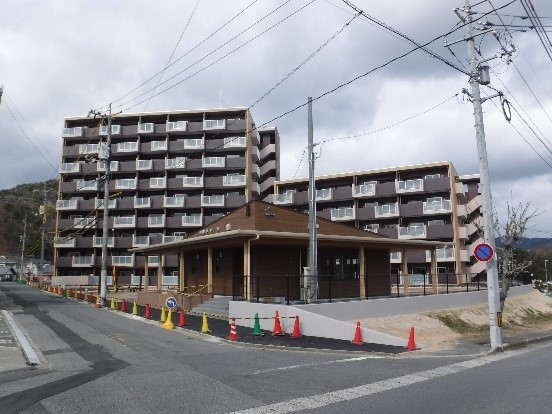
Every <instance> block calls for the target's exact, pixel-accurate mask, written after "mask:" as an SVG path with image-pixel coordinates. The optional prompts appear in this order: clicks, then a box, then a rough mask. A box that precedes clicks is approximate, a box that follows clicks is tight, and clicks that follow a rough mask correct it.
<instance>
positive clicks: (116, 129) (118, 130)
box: [99, 125, 121, 136]
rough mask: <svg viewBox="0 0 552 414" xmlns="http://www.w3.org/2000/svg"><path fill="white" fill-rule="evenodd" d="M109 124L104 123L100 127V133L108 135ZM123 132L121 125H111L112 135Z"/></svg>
mask: <svg viewBox="0 0 552 414" xmlns="http://www.w3.org/2000/svg"><path fill="white" fill-rule="evenodd" d="M107 131H108V129H107V125H102V126H101V127H100V133H99V134H100V135H101V136H106V135H107ZM120 134H121V125H111V135H120Z"/></svg>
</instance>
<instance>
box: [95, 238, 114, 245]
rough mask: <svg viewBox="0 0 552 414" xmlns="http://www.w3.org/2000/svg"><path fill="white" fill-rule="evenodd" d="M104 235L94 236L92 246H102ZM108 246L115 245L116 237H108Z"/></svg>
mask: <svg viewBox="0 0 552 414" xmlns="http://www.w3.org/2000/svg"><path fill="white" fill-rule="evenodd" d="M102 243H103V237H98V236H94V237H93V239H92V247H102ZM107 247H115V238H114V237H108V238H107Z"/></svg>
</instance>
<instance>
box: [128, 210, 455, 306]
mask: <svg viewBox="0 0 552 414" xmlns="http://www.w3.org/2000/svg"><path fill="white" fill-rule="evenodd" d="M308 224H309V220H308V215H307V214H304V213H301V212H298V211H294V210H291V209H288V208H284V207H279V206H275V205H273V204H269V203H265V202H262V201H251V202H249V203H247V204H245V205H243V206H242V207H240V208H238V209H236V210H234V211H233V212H232V213H230V214H228V215H226V216H224V217H221V218H220V219H219V220H217V221H215V222H213V223H212V224H210V225H208V226H206V227H204V228H202V229H201V230H199V231H197V232H195V233H193V234H191V235H190V236H189V237H187V238H186V239H183V240H177V241H173V242H169V243H162V244H156V245H151V246H146V247H140V248H134V249H131V252H133V253H134V254H142V255H144V256H147V257H149V256H157V257H158V260H157V262H158V263H159V266H158V267H157V268H150V269H149V270H148V269H147V267H146V274H145V275H144V278H143V285H142V289H141V290H140V292H139V294H138V299H137V301H138V303H140V304H146V303H149V304H152V305H153V306H160V305H162V304H163V303H164V300H165V298H166V297H168V296H169V295H170V296H173V297H175V298H176V299H177V301H178V306H181V307H183V308H184V309H190V308H192V307H194V306H195V305H197V304H198V303H199V302H201V301H202V297H203V298H205V296H206V295H207V296H214V295H221V296H233V297H234V298H235V299H237V300H247V301H258V300H259V299H260V298H262V300H263V301H270V299H271V298H272V299H274V298H285V300H286V301H288V302H289V301H290V300H292V301H300V300H301V283H302V281H303V280H304V279H302V277H301V275H302V274H303V272H304V268H305V267H306V266H307V260H308V247H309V229H308ZM317 226H318V230H317V232H318V235H317V243H318V254H317V256H318V275H317V276H318V284H319V295H318V298H319V299H320V300H324V298H327V297H328V293H329V295H330V296H329V297H330V298H331V297H332V296H333V298H344V299H345V298H347V299H351V298H352V299H362V298H367V297H382V296H389V295H390V294H391V275H390V261H389V258H390V251H392V250H393V251H401V252H402V254H401V257H402V258H403V259H402V260H403V262H402V265H401V268H402V269H403V272H402V274H403V282H404V283H405V284H406V285H407V286H408V276H407V274H408V271H407V269H408V266H407V262H406V260H407V257H408V254H407V253H408V252H409V251H413V250H418V251H419V250H424V251H426V250H429V251H430V252H431V273H432V274H436V273H437V271H436V270H437V261H436V255H435V249H436V248H438V247H443V246H444V245H445V243H443V242H438V241H427V240H401V239H391V238H388V237H385V236H381V235H378V234H375V233H371V232H367V231H364V230H360V229H356V228H354V227H351V226H348V225H345V224H341V223H338V222H333V221H330V220H327V219H323V218H317ZM165 255H178V286H177V288H176V289H174V290H169V291H167V289H166V288H162V286H161V281H162V274H163V269H162V263H163V261H162V257H163V256H165ZM147 257H146V263H147V260H148V259H147ZM436 282H437V280H436V278H434V280H433V283H434V286H433V289H436V288H437V286H436Z"/></svg>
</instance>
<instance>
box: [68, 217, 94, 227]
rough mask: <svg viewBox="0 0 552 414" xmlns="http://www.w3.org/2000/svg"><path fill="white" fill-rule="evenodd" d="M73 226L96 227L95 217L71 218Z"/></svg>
mask: <svg viewBox="0 0 552 414" xmlns="http://www.w3.org/2000/svg"><path fill="white" fill-rule="evenodd" d="M73 227H74V228H76V229H82V228H85V227H87V228H93V227H96V218H95V217H76V218H74V219H73Z"/></svg>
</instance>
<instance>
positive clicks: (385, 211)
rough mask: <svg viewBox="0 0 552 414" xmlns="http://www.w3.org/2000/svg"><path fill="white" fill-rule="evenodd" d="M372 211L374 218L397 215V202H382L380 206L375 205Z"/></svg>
mask: <svg viewBox="0 0 552 414" xmlns="http://www.w3.org/2000/svg"><path fill="white" fill-rule="evenodd" d="M374 213H375V217H376V218H382V217H398V216H399V206H398V203H391V204H383V205H381V206H375V207H374Z"/></svg>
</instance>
